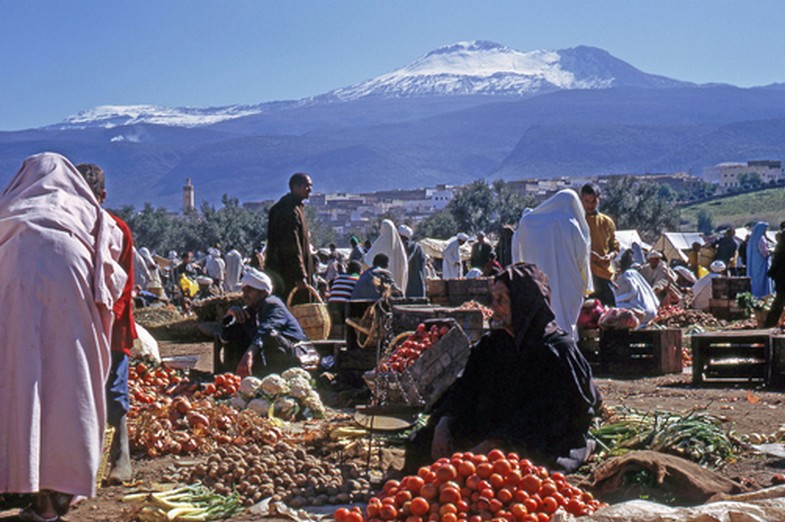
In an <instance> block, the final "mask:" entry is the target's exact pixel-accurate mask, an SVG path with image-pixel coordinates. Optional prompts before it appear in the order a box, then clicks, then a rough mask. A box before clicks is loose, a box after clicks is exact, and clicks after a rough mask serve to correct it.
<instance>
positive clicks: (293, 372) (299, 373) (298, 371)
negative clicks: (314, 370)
mask: <svg viewBox="0 0 785 522" xmlns="http://www.w3.org/2000/svg"><path fill="white" fill-rule="evenodd" d="M281 377H283V378H284V379H286V380H287V381H291V380H292V379H294V378H297V377H301V378H303V379H305V380H306V381H308V382H310V381H311V374H310V373H308V372H307V371H306V370H303V369H302V368H300V367H298V366H293V367H292V368H289V369H288V370H286V371H285V372H283V373H282V374H281Z"/></svg>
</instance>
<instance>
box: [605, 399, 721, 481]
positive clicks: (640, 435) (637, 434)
mask: <svg viewBox="0 0 785 522" xmlns="http://www.w3.org/2000/svg"><path fill="white" fill-rule="evenodd" d="M608 411H609V415H608V417H607V418H606V419H604V422H603V423H602V425H601V426H600V427H599V428H597V429H594V430H591V432H590V433H591V436H592V437H593V438H594V439H595V440H596V441H597V443H598V446H599V448H601V450H602V451H601V455H602V453H605V454H607V455H621V454H624V453H626V452H628V451H632V450H644V449H645V450H653V451H661V452H663V453H671V454H674V455H676V456H679V457H683V458H686V459H688V460H692V461H694V462H697V463H698V464H701V465H704V466H709V467H712V468H719V467H721V466H722V465H724V464H725V463H727V462H729V461H732V460H733V459H734V458H735V453H734V449H735V446H736V443H735V442H734V437H733V435H732V434H731V433H730V430H725V429H723V427H722V421H720V420H719V419H718V418H717V417H715V416H713V415H711V414H709V413H708V412H706V411H705V410H698V411H693V412H690V413H687V414H685V415H680V414H677V413H672V412H667V411H655V412H648V413H641V412H638V411H636V410H634V409H628V408H616V409H609V410H608Z"/></svg>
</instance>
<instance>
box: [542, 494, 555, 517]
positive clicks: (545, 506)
mask: <svg viewBox="0 0 785 522" xmlns="http://www.w3.org/2000/svg"><path fill="white" fill-rule="evenodd" d="M557 509H559V502H558V501H557V500H556V499H555V498H553V497H545V498H543V499H542V510H543V511H545V512H546V513H548V514H552V513H554V512H556V510H557Z"/></svg>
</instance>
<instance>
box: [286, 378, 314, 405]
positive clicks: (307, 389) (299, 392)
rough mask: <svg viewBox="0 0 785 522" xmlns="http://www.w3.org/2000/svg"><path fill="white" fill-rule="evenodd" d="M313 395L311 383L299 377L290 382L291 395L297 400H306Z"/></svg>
mask: <svg viewBox="0 0 785 522" xmlns="http://www.w3.org/2000/svg"><path fill="white" fill-rule="evenodd" d="M309 393H311V383H310V382H308V381H307V380H305V379H303V378H302V377H300V376H299V375H298V376H297V377H293V378H292V379H290V380H289V393H288V394H287V395H290V396H292V397H294V398H295V399H305V398H306V397H308V394H309Z"/></svg>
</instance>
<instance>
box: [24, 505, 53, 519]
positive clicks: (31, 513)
mask: <svg viewBox="0 0 785 522" xmlns="http://www.w3.org/2000/svg"><path fill="white" fill-rule="evenodd" d="M16 518H17V519H18V520H21V521H22V522H57V521H58V520H60V515H55V516H53V517H51V518H46V517H42V516H41V515H39V514H38V513H37V512H36V511H35V510H34V509H33V508H32V506H31V507H27V508H25V509H23V510H22V511H21V512H20V513H19V514H18V515H17V516H16Z"/></svg>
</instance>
